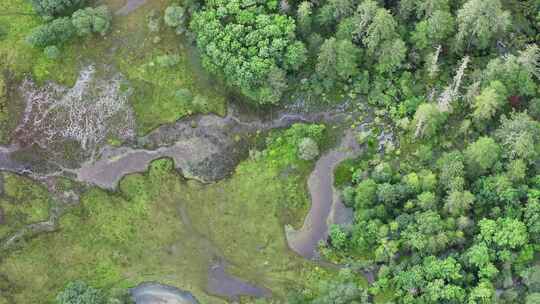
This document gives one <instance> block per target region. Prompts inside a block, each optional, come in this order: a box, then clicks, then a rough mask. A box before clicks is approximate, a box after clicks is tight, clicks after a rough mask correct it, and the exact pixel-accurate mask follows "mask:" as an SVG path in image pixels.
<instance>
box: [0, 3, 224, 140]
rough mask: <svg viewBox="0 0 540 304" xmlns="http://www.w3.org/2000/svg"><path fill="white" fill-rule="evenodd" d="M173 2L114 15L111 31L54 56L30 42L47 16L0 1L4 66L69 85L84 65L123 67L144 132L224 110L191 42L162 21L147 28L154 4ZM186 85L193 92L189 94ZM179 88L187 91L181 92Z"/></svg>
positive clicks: (1, 65) (77, 42)
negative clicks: (167, 59)
mask: <svg viewBox="0 0 540 304" xmlns="http://www.w3.org/2000/svg"><path fill="white" fill-rule="evenodd" d="M123 2H124V1H121V0H107V1H105V4H106V5H107V6H109V8H110V9H111V11H113V12H114V11H116V10H117V9H119V8H120V7H121V6H122V5H123ZM170 2H171V1H169V0H157V1H149V3H148V4H145V5H143V6H142V7H140V8H138V9H136V10H135V11H133V12H132V13H130V14H128V15H127V16H120V15H115V16H114V18H113V26H112V31H111V32H110V33H108V34H107V35H106V36H105V37H101V36H92V37H88V38H75V39H73V40H71V41H68V42H67V43H66V44H65V45H64V46H62V48H61V51H62V56H61V58H60V59H58V60H50V59H47V58H46V57H45V55H44V54H43V52H41V50H37V49H34V48H32V47H30V46H29V45H28V44H27V43H26V37H27V36H28V34H29V33H30V32H31V30H32V29H33V28H35V27H36V26H38V25H39V24H41V23H43V22H44V21H43V20H41V18H40V17H39V16H37V15H35V14H34V12H33V9H32V7H31V5H30V4H29V1H26V0H3V1H0V12H2V13H1V14H0V71H5V72H6V73H9V74H11V75H12V76H13V78H15V79H19V80H20V79H21V78H22V77H23V76H24V75H31V76H33V77H34V78H35V79H36V80H37V81H38V82H44V81H48V80H50V81H56V82H58V83H61V84H64V85H68V86H70V85H73V84H74V83H75V80H76V79H77V76H78V74H79V70H80V68H81V66H83V65H87V64H96V66H98V67H99V66H107V67H112V71H114V70H119V71H120V72H122V73H123V74H124V75H125V76H126V78H127V79H128V80H129V82H130V86H131V87H133V89H134V92H133V96H132V99H131V101H132V105H133V108H134V110H135V113H136V118H137V123H138V132H139V133H140V134H144V133H147V132H148V131H150V130H152V129H153V128H156V127H157V126H159V125H160V124H163V123H168V122H174V121H176V120H177V119H179V118H181V117H183V116H186V115H190V114H192V113H208V112H213V113H218V114H224V113H225V111H226V105H225V96H224V93H223V92H224V91H225V90H224V89H223V87H222V86H220V85H219V84H215V83H214V82H213V80H212V79H210V78H209V77H208V75H206V74H205V73H204V72H203V71H202V68H201V66H200V63H199V62H198V58H197V56H196V55H195V54H194V53H193V52H192V51H191V49H190V47H189V43H186V42H183V41H184V37H181V36H178V35H176V34H175V33H174V31H173V30H172V29H169V28H166V26H165V25H164V24H163V22H161V29H160V30H159V32H150V30H149V29H148V26H147V24H148V22H147V16H148V15H149V13H150V12H151V11H153V10H156V11H157V12H159V13H160V14H161V16H162V15H163V11H164V9H165V8H166V7H167V5H168V4H169V3H170ZM156 37H159V38H156ZM158 40H159V42H157V41H158ZM164 55H169V56H174V57H175V58H176V64H175V65H174V66H170V67H166V66H162V65H160V64H158V58H159V57H160V56H164ZM8 89H11V90H14V88H13V87H12V88H8ZM186 90H187V91H189V93H190V94H188V95H191V96H192V98H186V97H185V95H186V94H185V93H186V92H187V91H186ZM179 91H181V92H183V94H177V93H178V92H179ZM7 102H9V103H16V102H17V100H15V99H14V98H12V99H10V100H8V101H7ZM12 114H16V113H12ZM11 116H12V119H16V117H17V116H16V115H11Z"/></svg>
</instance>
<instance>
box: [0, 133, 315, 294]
mask: <svg viewBox="0 0 540 304" xmlns="http://www.w3.org/2000/svg"><path fill="white" fill-rule="evenodd" d="M321 131H322V129H321V128H319V127H306V126H304V125H296V126H294V127H293V128H291V129H289V130H287V131H276V132H273V133H272V134H270V136H269V137H268V139H267V140H266V142H267V146H266V148H265V149H263V150H262V151H260V152H258V153H252V157H250V158H249V159H247V160H245V161H243V162H242V163H241V164H240V165H239V166H238V167H237V169H236V171H235V172H234V174H233V175H232V176H231V178H229V179H226V180H223V181H220V182H217V183H213V184H206V185H205V184H201V183H199V182H195V181H188V180H185V179H184V178H182V177H181V176H180V175H179V174H178V173H177V172H176V171H174V169H173V164H172V161H170V160H168V159H161V160H157V161H154V162H153V163H152V165H151V166H150V168H149V170H148V171H147V172H145V173H142V174H132V175H128V176H126V177H125V178H124V179H122V181H121V183H120V185H119V189H118V190H117V191H116V192H107V191H104V190H101V189H98V188H92V189H90V190H89V191H87V192H85V193H84V195H83V196H82V199H81V204H80V205H79V206H76V207H72V208H70V209H68V210H67V213H65V214H64V215H63V216H62V218H61V220H60V229H59V230H58V231H57V232H54V233H49V234H42V235H39V236H38V237H35V238H33V239H31V240H27V242H26V243H25V244H24V245H23V246H19V247H17V248H16V249H14V250H12V251H10V252H7V253H2V254H3V255H4V256H3V258H2V259H1V261H0V281H2V280H4V283H3V285H4V286H8V288H5V289H4V290H2V293H0V303H2V297H4V301H7V300H6V299H10V300H11V301H14V302H15V303H51V302H52V301H53V299H54V296H55V295H56V294H57V292H58V291H59V290H61V289H62V288H63V287H64V286H65V284H66V283H67V282H69V281H72V280H76V279H82V280H85V281H87V282H88V283H89V284H91V285H93V286H95V287H100V288H104V289H105V290H111V289H115V288H127V287H132V286H135V285H137V284H138V283H141V282H143V281H159V282H162V283H165V284H170V285H173V286H177V287H179V288H182V289H185V290H189V291H191V292H193V293H194V294H195V295H196V297H197V298H198V299H199V300H200V302H201V303H221V302H222V300H221V299H219V298H215V297H211V296H209V295H207V294H206V293H205V292H204V289H205V286H206V280H207V271H208V267H209V265H211V263H213V262H214V261H213V258H214V257H213V255H214V254H216V255H219V256H222V257H223V258H225V259H226V260H227V261H228V262H229V266H228V268H227V271H228V272H230V273H231V274H234V275H237V276H239V277H241V278H244V279H246V280H248V281H250V282H253V283H255V284H257V285H261V286H265V287H267V288H270V289H271V290H272V291H273V293H274V295H275V296H277V297H278V298H279V297H284V296H285V294H286V292H287V289H288V288H291V287H295V286H296V287H305V285H306V284H308V282H307V281H305V280H309V277H310V276H306V275H305V274H306V272H312V271H314V273H320V271H321V270H320V269H319V270H316V266H314V265H312V264H310V263H308V262H306V261H305V260H303V259H302V258H301V257H298V256H296V255H295V254H293V253H292V252H291V251H290V250H289V249H288V247H287V243H286V240H285V235H284V231H283V226H284V223H285V222H287V221H288V219H287V218H288V217H287V216H286V215H287V214H289V215H290V214H297V215H296V217H297V218H296V221H298V220H300V219H301V216H302V215H303V214H302V215H301V213H305V211H306V209H307V206H308V203H307V200H308V198H307V193H306V190H305V180H306V178H307V174H308V173H309V171H310V170H311V168H312V166H313V163H312V162H310V161H304V160H300V159H299V158H298V157H297V142H298V140H299V138H302V137H304V136H307V135H309V136H316V137H317V136H318V137H319V138H320V139H322V135H321V134H322V133H321ZM12 178H16V179H15V180H12ZM26 182H27V180H22V179H20V178H19V177H17V176H11V175H8V178H7V180H6V194H7V195H9V196H10V197H11V196H13V197H18V196H20V195H23V196H24V197H28V198H32V197H34V196H35V195H34V194H33V192H34V191H38V190H26V189H33V188H34V187H37V186H35V185H33V186H27V185H26ZM36 189H41V188H39V187H37V188H36ZM21 191H22V192H21ZM40 191H41V190H40ZM27 192H28V193H27ZM40 196H41V194H40V195H39V196H38V197H40ZM36 204H37V205H38V206H37V207H36V208H39V206H40V205H43V204H45V203H44V202H41V201H37V202H36ZM284 210H289V211H287V212H286V211H284ZM40 212H41V211H39V210H38V211H34V210H33V209H32V210H31V211H29V213H30V214H32V215H33V216H34V215H35V216H36V219H37V218H38V217H40V216H42V214H41V213H40ZM291 218H292V216H291ZM323 273H324V272H323ZM306 278H307V279H306ZM0 287H1V286H0ZM0 289H1V288H0Z"/></svg>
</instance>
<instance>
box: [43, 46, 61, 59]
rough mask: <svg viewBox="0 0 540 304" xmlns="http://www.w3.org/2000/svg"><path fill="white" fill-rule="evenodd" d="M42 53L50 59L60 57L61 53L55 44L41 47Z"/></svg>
mask: <svg viewBox="0 0 540 304" xmlns="http://www.w3.org/2000/svg"><path fill="white" fill-rule="evenodd" d="M43 53H44V54H45V56H46V57H47V58H49V59H51V60H56V59H58V58H60V55H61V52H60V49H59V48H58V47H57V46H56V45H49V46H46V47H45V48H44V49H43Z"/></svg>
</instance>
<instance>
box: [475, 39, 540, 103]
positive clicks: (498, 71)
mask: <svg viewBox="0 0 540 304" xmlns="http://www.w3.org/2000/svg"><path fill="white" fill-rule="evenodd" d="M538 56H540V51H539V50H538V46H536V45H534V46H529V47H527V49H525V50H523V51H520V52H519V55H518V56H515V55H513V54H510V55H508V56H504V57H502V58H501V57H498V58H495V59H492V60H490V61H489V63H488V65H487V66H486V70H485V74H486V77H485V78H486V82H493V81H500V82H502V84H503V85H504V88H506V90H503V91H502V92H504V93H506V95H509V96H534V95H535V94H536V88H537V86H538V85H537V82H536V81H535V79H534V78H535V75H538V70H537V69H538V67H537V66H538V62H539V58H538ZM536 77H538V76H536ZM500 87H501V86H500V85H497V87H496V88H500ZM501 97H502V96H501Z"/></svg>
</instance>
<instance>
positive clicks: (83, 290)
mask: <svg viewBox="0 0 540 304" xmlns="http://www.w3.org/2000/svg"><path fill="white" fill-rule="evenodd" d="M56 303H58V304H105V303H106V302H105V296H104V295H103V294H102V293H101V291H100V290H98V289H95V288H93V287H90V286H88V285H86V283H84V282H82V281H75V282H71V283H69V284H68V285H67V286H66V288H65V289H64V290H63V291H62V292H61V293H59V294H58V296H57V297H56Z"/></svg>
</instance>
